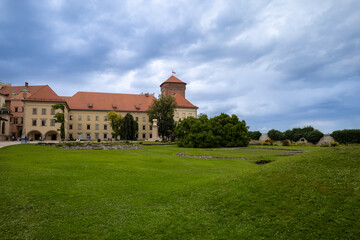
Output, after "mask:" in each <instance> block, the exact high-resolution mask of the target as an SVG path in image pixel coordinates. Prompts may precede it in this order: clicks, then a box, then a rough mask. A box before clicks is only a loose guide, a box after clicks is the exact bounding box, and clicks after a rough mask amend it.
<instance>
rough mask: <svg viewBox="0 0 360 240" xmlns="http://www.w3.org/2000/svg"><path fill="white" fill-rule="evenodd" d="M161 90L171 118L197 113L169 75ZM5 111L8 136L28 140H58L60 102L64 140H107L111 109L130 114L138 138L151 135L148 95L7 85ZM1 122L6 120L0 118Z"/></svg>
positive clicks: (150, 97)
mask: <svg viewBox="0 0 360 240" xmlns="http://www.w3.org/2000/svg"><path fill="white" fill-rule="evenodd" d="M160 87H161V92H162V94H165V95H172V96H173V97H174V98H175V100H176V104H177V108H176V109H175V116H174V119H175V121H176V122H178V121H179V120H181V119H184V118H186V117H189V116H193V117H196V116H197V107H196V106H195V105H193V104H192V103H190V102H189V101H188V100H187V99H186V98H185V90H186V83H184V82H182V81H181V80H179V79H178V78H176V77H175V76H171V77H170V78H169V79H167V80H166V81H165V82H163V83H162V84H161V85H160ZM0 94H2V96H3V99H5V106H6V109H7V110H8V112H9V117H8V118H9V120H8V123H7V124H8V125H9V126H8V129H9V132H8V138H9V137H14V138H19V137H28V138H29V139H32V140H59V139H60V134H59V131H58V129H59V128H60V123H56V122H55V119H54V116H55V114H56V113H57V112H59V111H61V110H54V109H52V106H53V105H54V104H63V105H64V106H65V109H64V119H65V139H67V140H70V139H82V140H98V139H100V140H111V138H112V135H111V132H112V129H111V125H110V122H109V121H108V120H107V114H108V113H109V112H110V111H115V112H117V113H118V114H120V115H121V116H123V117H125V115H126V114H127V113H130V114H131V115H132V116H133V117H134V119H135V120H136V121H137V122H138V126H139V130H138V136H137V139H138V140H147V139H150V138H152V124H151V123H150V122H149V119H148V115H147V113H146V111H147V110H148V108H149V106H150V105H151V104H152V102H153V101H154V100H155V99H156V98H155V97H154V96H153V95H151V94H147V93H146V94H118V93H99V92H77V93H76V94H75V95H73V96H72V97H62V96H58V95H57V94H56V93H55V92H54V91H53V90H52V89H51V88H50V87H49V86H48V85H42V86H29V85H28V84H27V83H25V86H22V87H19V86H11V85H6V86H5V85H4V86H2V88H1V89H0ZM3 119H4V120H2V122H6V121H5V118H3ZM0 132H1V130H0Z"/></svg>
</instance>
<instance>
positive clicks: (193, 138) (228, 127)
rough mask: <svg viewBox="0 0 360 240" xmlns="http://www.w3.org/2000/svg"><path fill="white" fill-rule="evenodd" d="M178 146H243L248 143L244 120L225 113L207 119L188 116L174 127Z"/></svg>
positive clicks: (202, 116)
mask: <svg viewBox="0 0 360 240" xmlns="http://www.w3.org/2000/svg"><path fill="white" fill-rule="evenodd" d="M175 134H176V136H177V137H178V139H179V141H178V146H179V147H192V148H210V147H243V146H244V147H245V146H247V145H248V144H249V137H248V136H247V127H246V123H245V121H240V120H239V119H238V117H237V116H236V115H232V116H229V115H227V114H225V113H222V114H220V115H219V116H216V117H213V118H210V119H208V117H207V116H206V115H201V116H200V117H199V118H193V117H188V118H186V119H184V120H182V121H181V122H180V123H179V124H178V125H177V127H176V128H175Z"/></svg>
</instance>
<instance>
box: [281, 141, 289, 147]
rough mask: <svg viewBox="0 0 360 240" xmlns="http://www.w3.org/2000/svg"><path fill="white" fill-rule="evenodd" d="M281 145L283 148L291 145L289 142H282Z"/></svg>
mask: <svg viewBox="0 0 360 240" xmlns="http://www.w3.org/2000/svg"><path fill="white" fill-rule="evenodd" d="M281 143H282V145H283V146H290V145H291V142H290V141H289V140H282V141H281Z"/></svg>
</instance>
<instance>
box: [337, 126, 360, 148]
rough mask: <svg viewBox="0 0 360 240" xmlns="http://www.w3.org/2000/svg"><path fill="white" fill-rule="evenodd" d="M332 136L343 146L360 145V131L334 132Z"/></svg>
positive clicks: (345, 130)
mask: <svg viewBox="0 0 360 240" xmlns="http://www.w3.org/2000/svg"><path fill="white" fill-rule="evenodd" d="M331 136H332V137H333V138H335V140H336V141H337V142H339V143H341V144H349V143H360V129H344V130H338V131H334V132H333V133H332V134H331Z"/></svg>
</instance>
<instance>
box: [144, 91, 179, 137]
mask: <svg viewBox="0 0 360 240" xmlns="http://www.w3.org/2000/svg"><path fill="white" fill-rule="evenodd" d="M175 108H176V102H175V98H174V97H173V96H171V95H167V96H166V95H163V94H161V95H159V99H154V101H153V103H152V104H151V105H150V107H149V109H148V111H147V114H148V116H149V121H150V122H152V121H153V119H157V122H158V126H159V128H158V130H159V134H160V136H161V137H162V139H163V140H165V137H169V136H170V134H171V133H172V132H173V131H174V128H175V121H174V111H175Z"/></svg>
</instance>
